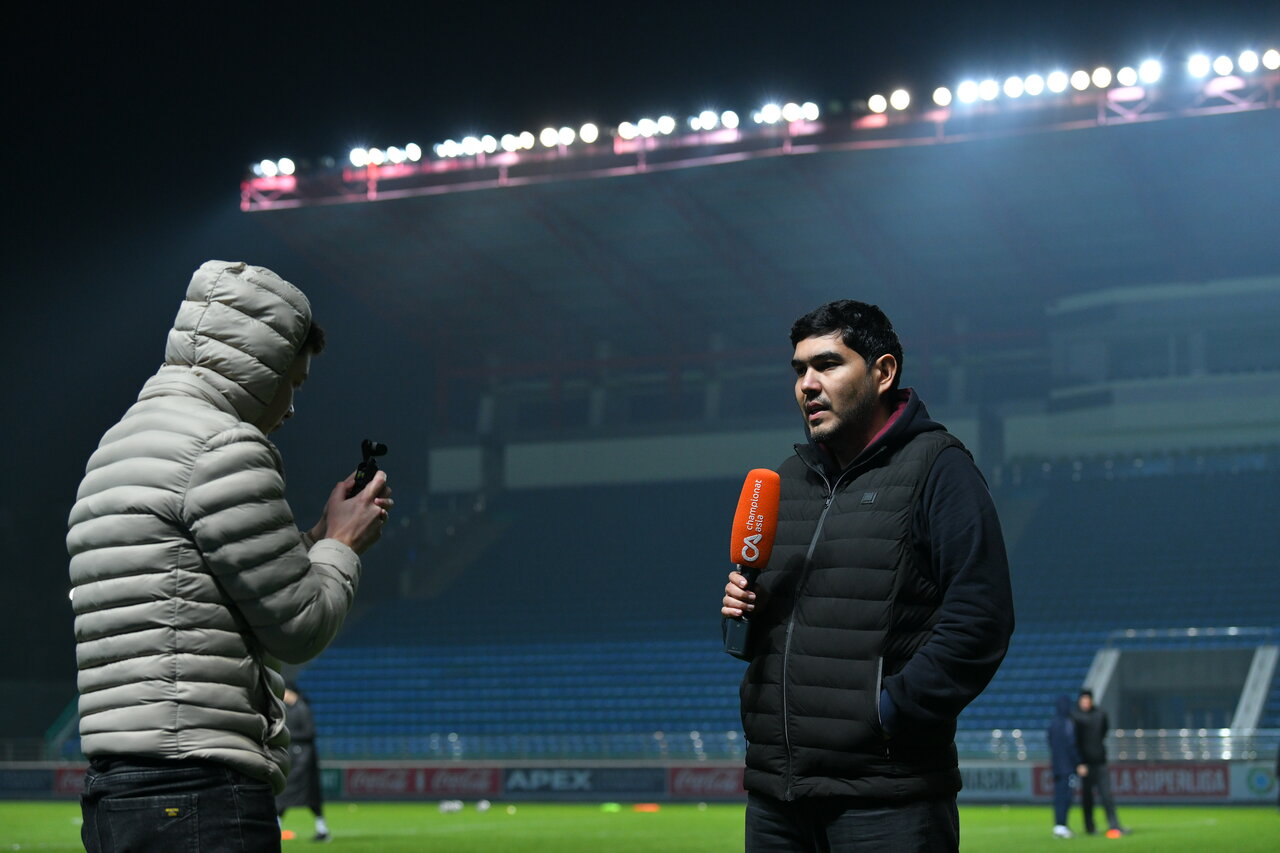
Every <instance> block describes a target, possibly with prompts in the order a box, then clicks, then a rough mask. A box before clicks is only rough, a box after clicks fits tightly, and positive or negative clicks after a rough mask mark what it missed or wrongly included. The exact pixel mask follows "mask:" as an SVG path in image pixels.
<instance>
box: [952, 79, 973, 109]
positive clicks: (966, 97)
mask: <svg viewBox="0 0 1280 853" xmlns="http://www.w3.org/2000/svg"><path fill="white" fill-rule="evenodd" d="M956 98H957V99H958V100H959V101H960V103H962V104H972V103H973V102H974V101H976V100H978V83H977V81H975V80H965V81H964V82H963V83H961V84H960V85H959V86H957V87H956Z"/></svg>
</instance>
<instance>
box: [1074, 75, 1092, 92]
mask: <svg viewBox="0 0 1280 853" xmlns="http://www.w3.org/2000/svg"><path fill="white" fill-rule="evenodd" d="M1071 88H1073V89H1075V90H1076V91H1078V92H1083V91H1084V90H1085V89H1088V88H1089V72H1088V71H1084V70H1080V71H1075V72H1073V73H1072V74H1071Z"/></svg>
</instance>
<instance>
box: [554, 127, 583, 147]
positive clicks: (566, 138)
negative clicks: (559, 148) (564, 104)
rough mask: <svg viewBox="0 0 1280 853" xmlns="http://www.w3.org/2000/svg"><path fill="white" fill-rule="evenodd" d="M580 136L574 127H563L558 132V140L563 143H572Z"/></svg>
mask: <svg viewBox="0 0 1280 853" xmlns="http://www.w3.org/2000/svg"><path fill="white" fill-rule="evenodd" d="M577 138H578V132H577V131H576V130H574V129H573V128H572V127H562V128H560V131H559V133H557V134H556V141H557V142H559V143H560V144H561V145H572V144H573V141H574V140H575V139H577Z"/></svg>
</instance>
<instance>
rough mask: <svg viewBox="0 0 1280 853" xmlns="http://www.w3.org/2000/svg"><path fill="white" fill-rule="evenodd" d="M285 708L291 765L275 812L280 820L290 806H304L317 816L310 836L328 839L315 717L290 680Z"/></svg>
mask: <svg viewBox="0 0 1280 853" xmlns="http://www.w3.org/2000/svg"><path fill="white" fill-rule="evenodd" d="M284 712H285V720H286V721H287V722H288V724H289V738H290V741H289V758H290V759H291V766H290V768H289V780H288V782H287V784H286V785H285V786H284V790H283V791H281V792H280V793H279V794H278V795H276V813H277V814H278V815H279V816H280V818H281V819H282V820H283V819H284V813H285V812H286V811H288V810H289V809H291V808H294V807H296V806H306V807H307V808H309V809H311V813H312V814H313V815H315V819H316V834H315V837H314V838H312V839H311V840H312V841H328V840H329V824H328V823H326V822H325V819H324V787H323V785H321V783H320V752H319V750H317V749H316V720H315V716H314V715H313V714H312V713H311V703H310V702H308V701H307V697H306V695H305V694H304V693H303V692H302V690H301V689H299V687H298V685H297V684H295V683H293V682H287V683H286V684H285V688H284ZM286 837H287V836H286Z"/></svg>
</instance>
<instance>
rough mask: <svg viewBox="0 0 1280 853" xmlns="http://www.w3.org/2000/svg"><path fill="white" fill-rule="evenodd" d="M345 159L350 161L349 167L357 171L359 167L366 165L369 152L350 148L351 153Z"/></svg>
mask: <svg viewBox="0 0 1280 853" xmlns="http://www.w3.org/2000/svg"><path fill="white" fill-rule="evenodd" d="M347 159H348V160H350V161H351V165H352V166H355V167H356V168H357V169H359V168H360V167H361V166H365V165H368V163H369V152H368V151H365V150H364V149H363V148H352V149H351V153H349V154H348V155H347Z"/></svg>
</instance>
